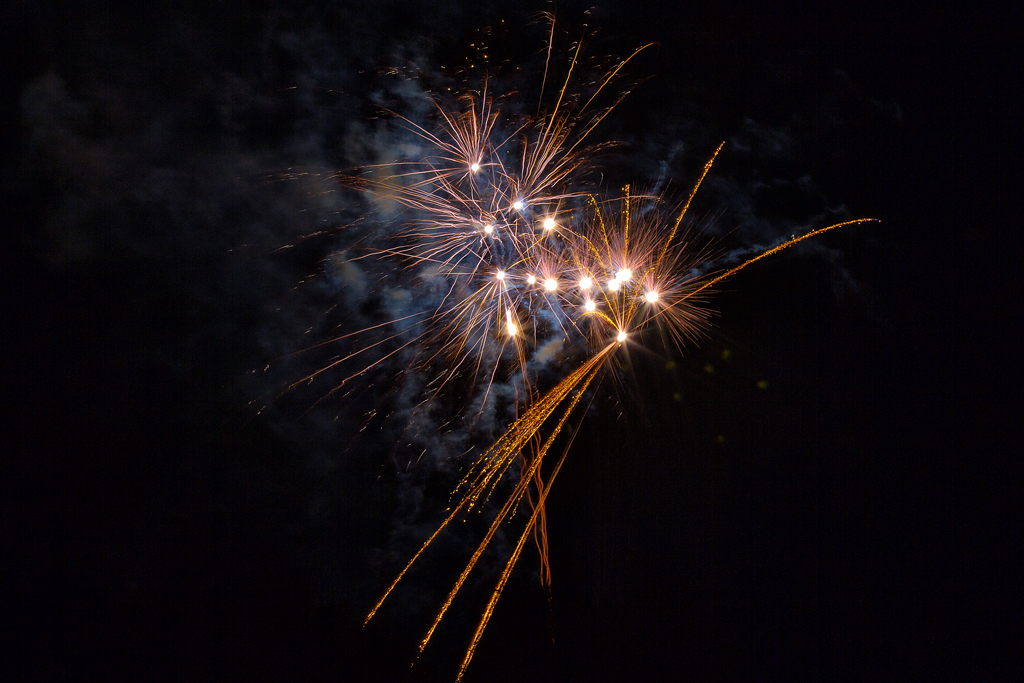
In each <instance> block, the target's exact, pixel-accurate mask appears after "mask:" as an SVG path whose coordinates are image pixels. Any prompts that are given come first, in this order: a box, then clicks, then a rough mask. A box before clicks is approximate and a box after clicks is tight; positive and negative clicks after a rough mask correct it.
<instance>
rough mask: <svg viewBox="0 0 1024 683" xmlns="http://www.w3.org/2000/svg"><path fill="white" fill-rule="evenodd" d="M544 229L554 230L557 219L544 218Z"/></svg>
mask: <svg viewBox="0 0 1024 683" xmlns="http://www.w3.org/2000/svg"><path fill="white" fill-rule="evenodd" d="M544 229H545V230H554V229H555V219H554V218H545V219H544Z"/></svg>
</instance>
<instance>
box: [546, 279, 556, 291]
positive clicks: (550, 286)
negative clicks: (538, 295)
mask: <svg viewBox="0 0 1024 683" xmlns="http://www.w3.org/2000/svg"><path fill="white" fill-rule="evenodd" d="M556 287H558V282H556V281H555V280H553V279H552V278H548V279H547V280H545V281H544V289H546V290H548V291H549V292H553V291H555V288H556Z"/></svg>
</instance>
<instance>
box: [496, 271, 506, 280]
mask: <svg viewBox="0 0 1024 683" xmlns="http://www.w3.org/2000/svg"><path fill="white" fill-rule="evenodd" d="M494 277H496V278H498V279H499V280H504V279H505V271H504V270H499V271H498V272H497V273H495V274H494Z"/></svg>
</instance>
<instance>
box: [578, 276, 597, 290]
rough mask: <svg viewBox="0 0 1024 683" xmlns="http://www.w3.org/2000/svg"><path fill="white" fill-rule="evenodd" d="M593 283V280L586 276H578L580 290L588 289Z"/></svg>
mask: <svg viewBox="0 0 1024 683" xmlns="http://www.w3.org/2000/svg"><path fill="white" fill-rule="evenodd" d="M593 284H594V281H593V280H591V279H590V278H589V277H587V276H583V277H581V278H580V289H582V290H588V289H590V288H591V287H592V286H593Z"/></svg>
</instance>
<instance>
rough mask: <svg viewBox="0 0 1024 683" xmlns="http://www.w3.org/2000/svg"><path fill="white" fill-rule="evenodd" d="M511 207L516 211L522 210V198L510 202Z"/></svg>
mask: <svg viewBox="0 0 1024 683" xmlns="http://www.w3.org/2000/svg"><path fill="white" fill-rule="evenodd" d="M512 208H513V209H514V210H516V211H522V210H523V200H521V199H517V200H515V201H514V202H512Z"/></svg>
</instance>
